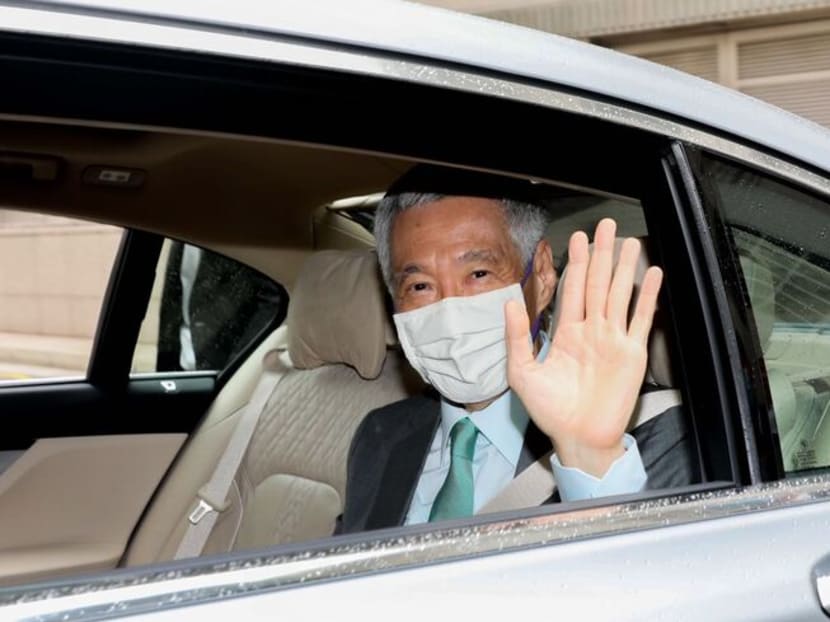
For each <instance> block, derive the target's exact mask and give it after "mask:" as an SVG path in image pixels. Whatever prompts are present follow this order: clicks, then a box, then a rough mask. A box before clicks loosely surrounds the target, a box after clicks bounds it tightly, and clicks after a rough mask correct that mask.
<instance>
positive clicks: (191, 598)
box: [0, 475, 830, 622]
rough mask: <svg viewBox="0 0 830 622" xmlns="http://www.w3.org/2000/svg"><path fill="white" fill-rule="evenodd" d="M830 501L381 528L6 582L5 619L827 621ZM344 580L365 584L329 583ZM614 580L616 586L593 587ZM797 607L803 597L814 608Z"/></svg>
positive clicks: (799, 495)
mask: <svg viewBox="0 0 830 622" xmlns="http://www.w3.org/2000/svg"><path fill="white" fill-rule="evenodd" d="M829 504H830V475H821V476H815V477H809V478H800V479H790V480H784V481H780V482H776V483H774V484H766V485H760V486H754V487H748V488H746V489H744V490H742V491H736V490H733V489H726V490H720V491H712V492H704V493H697V494H689V495H679V496H675V497H669V498H664V499H658V500H653V501H642V502H635V503H625V504H619V505H610V506H605V507H594V508H586V509H581V510H573V511H570V512H562V513H558V514H547V515H544V514H543V515H537V516H533V517H527V518H522V519H518V520H509V521H500V522H493V523H486V524H482V525H477V526H470V527H462V528H456V529H444V530H435V531H430V532H427V533H421V534H413V535H403V536H399V537H387V538H379V539H378V538H374V539H373V538H372V535H371V534H366V539H365V540H363V541H362V542H359V543H357V544H352V545H350V546H343V545H340V546H338V545H336V543H332V547H331V548H329V549H322V550H319V551H317V552H314V553H310V552H302V553H296V554H293V555H287V554H282V555H280V554H271V555H269V554H267V553H265V552H260V553H252V554H251V555H249V556H238V555H237V556H235V558H234V559H232V560H228V561H222V560H221V559H210V560H194V561H193V562H191V563H189V564H187V563H185V564H182V563H178V564H170V565H169V566H168V567H167V568H161V569H159V568H153V569H152V570H147V571H144V572H141V571H140V570H138V571H136V570H134V571H131V572H129V573H122V574H123V575H124V576H123V577H119V576H118V575H114V576H109V577H107V576H104V577H103V578H101V579H98V580H95V579H92V580H89V581H88V582H86V583H84V582H80V583H79V582H73V583H71V584H67V585H65V586H61V585H59V584H58V585H53V586H50V587H46V588H30V589H22V590H19V591H17V592H14V591H11V592H9V591H5V593H4V592H0V605H2V604H5V605H7V606H6V607H5V608H0V615H2V616H4V617H5V616H9V617H10V618H13V619H20V620H38V621H41V622H52V621H55V622H57V621H59V620H60V621H65V622H69V621H73V620H79V621H80V620H100V619H107V618H113V617H119V616H126V615H143V614H152V615H148V616H147V617H146V619H147V620H151V619H152V620H167V619H169V620H174V619H178V618H177V617H176V616H181V615H182V614H183V613H185V611H183V610H182V609H180V608H179V607H182V606H190V607H194V606H195V608H194V609H187V610H186V613H187V615H189V616H190V615H192V616H194V617H195V616H196V615H198V613H199V611H200V607H199V605H204V604H207V603H211V604H210V607H209V609H206V610H205V615H209V616H210V617H213V616H215V615H220V616H222V619H226V618H225V617H224V616H227V619H232V616H234V615H237V616H242V617H241V618H240V619H246V620H249V619H263V620H264V619H269V616H271V617H273V616H274V615H275V614H277V613H278V614H279V615H280V617H284V616H286V615H289V616H290V617H292V619H293V615H296V617H297V618H299V617H301V616H302V617H303V618H304V619H320V617H319V616H323V615H324V614H325V613H328V612H330V606H331V605H332V603H336V607H337V611H338V612H342V611H344V607H349V606H353V607H355V608H357V609H359V610H360V611H361V614H360V617H361V618H363V619H367V620H373V619H378V620H381V619H388V616H389V613H390V611H391V610H392V609H390V608H391V607H393V604H394V603H395V602H403V601H407V602H411V608H408V609H407V610H406V611H401V612H399V613H401V614H403V615H404V616H406V615H413V618H412V619H416V618H418V617H419V616H420V615H426V614H427V613H428V612H429V611H430V608H433V607H435V606H436V601H438V602H440V603H441V607H444V606H446V607H451V608H454V607H456V606H459V607H460V606H464V603H465V602H467V603H468V605H467V606H471V605H470V604H469V602H468V599H476V602H475V604H474V609H475V610H477V611H485V610H486V611H488V612H489V611H491V610H500V609H502V608H504V607H506V606H509V607H510V608H511V609H512V608H514V607H515V611H513V615H521V614H522V613H527V614H532V613H533V612H534V611H537V612H538V611H542V610H544V609H545V608H548V607H550V608H552V611H556V612H557V615H559V616H561V615H562V613H566V614H567V615H568V617H569V618H570V617H571V616H574V615H576V614H578V613H582V614H586V615H588V617H589V618H591V619H594V618H596V619H618V620H619V619H650V615H651V614H657V613H659V612H663V613H665V612H666V611H671V612H672V616H673V619H680V618H678V617H675V614H676V613H678V612H680V613H683V614H684V615H683V616H681V617H682V618H684V619H690V620H693V619H694V620H700V619H707V620H720V619H723V620H740V619H746V617H747V615H746V614H747V613H748V612H750V611H751V612H752V616H751V617H752V619H770V620H783V619H787V616H793V615H795V614H797V616H796V617H795V618H793V619H809V617H810V616H811V615H815V614H819V615H820V605H819V602H818V598H817V589H816V584H815V583H814V582H813V581H811V573H810V569H811V568H812V567H813V566H815V565H816V564H817V563H818V562H819V561H820V559H821V557H823V556H824V555H825V553H827V551H828V549H830V546H821V544H822V543H824V542H825V541H826V534H827V530H828V527H830V524H828V516H829V515H830V512H828V505H829ZM600 536H605V537H600ZM658 543H659V545H657V546H656V544H658ZM773 552H775V553H776V554H774V555H772V556H771V553H773ZM493 553H500V554H499V555H497V556H490V555H491V554H493ZM482 555H484V557H481V556H482ZM465 558H466V559H465ZM459 559H464V561H457V560H459ZM438 562H450V563H449V564H446V565H445V564H440V565H439V564H438ZM805 563H806V564H807V567H806V568H805ZM392 570H398V571H404V572H395V573H390V572H389V571H392ZM379 571H384V572H385V573H388V574H382V575H375V574H374V573H377V572H379ZM369 575H374V576H369ZM362 577H365V578H363V579H361V578H362ZM340 578H349V579H352V580H350V581H347V582H342V583H339V584H334V585H330V584H327V583H328V582H329V581H330V580H332V579H340ZM359 579H360V580H359ZM300 586H304V587H303V589H300V590H297V591H294V590H288V591H279V592H276V591H275V590H278V589H279V588H290V587H300ZM599 586H601V589H602V594H595V595H594V597H591V594H592V590H594V589H597V587H599ZM446 588H451V589H446ZM321 590H322V592H321ZM704 595H705V597H704ZM241 596H244V597H245V598H242V599H241V600H238V601H229V602H222V603H218V602H216V601H220V600H221V601H226V600H227V599H229V598H233V597H241ZM749 596H751V597H752V599H753V601H752V603H751V604H750V603H747V601H746V600H745V599H746V598H747V597H749ZM793 602H797V603H801V605H802V606H801V607H800V608H799V609H798V611H795V610H794V609H793V607H792V604H793ZM750 605H751V609H748V608H747V607H749V606H750ZM165 609H169V613H167V614H164V615H162V613H161V612H162V611H163V610H165ZM505 611H507V610H505ZM759 611H762V612H764V614H765V615H764V616H763V617H760V618H759V617H757V616H756V614H757V612H759ZM364 612H365V613H364ZM292 614H293V615H292ZM399 617H400V616H399V615H398V613H396V619H397V618H399ZM141 619H145V618H141ZM403 619H410V618H407V617H404V618H403Z"/></svg>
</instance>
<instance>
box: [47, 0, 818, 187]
mask: <svg viewBox="0 0 830 622" xmlns="http://www.w3.org/2000/svg"><path fill="white" fill-rule="evenodd" d="M38 4H39V6H40V7H49V8H50V9H51V10H61V9H65V10H83V11H84V12H92V13H108V14H110V15H112V16H114V17H119V16H120V17H121V18H123V19H127V20H129V19H132V18H134V17H136V16H142V17H144V18H147V17H151V18H154V19H161V20H171V21H174V22H176V23H177V24H178V25H180V26H185V27H193V28H197V29H198V28H199V27H200V26H201V27H203V26H208V25H209V26H213V27H223V28H229V29H233V30H237V31H240V34H245V33H246V32H248V33H253V34H257V33H259V34H261V33H263V32H267V33H271V34H278V35H282V36H289V37H298V38H302V39H304V40H306V41H311V42H325V43H329V44H330V43H336V44H339V45H345V46H349V47H354V48H362V49H372V50H375V51H380V52H384V53H393V54H401V55H406V56H408V57H421V58H424V59H431V60H434V61H441V62H446V63H452V64H454V65H464V66H467V67H471V68H477V69H481V70H487V71H495V72H499V73H501V74H508V75H511V76H515V77H520V78H526V79H532V80H541V81H544V82H548V83H553V84H557V85H561V86H564V87H568V88H570V89H577V90H580V91H587V92H592V93H596V94H599V95H601V96H603V97H605V98H611V99H613V100H620V101H622V102H627V103H629V104H634V105H636V106H638V107H640V106H641V107H645V108H650V109H653V110H657V111H660V112H662V113H664V114H666V115H671V116H673V117H679V118H681V119H686V120H688V121H691V122H693V123H695V124H702V125H705V126H708V127H709V128H712V129H715V130H719V131H721V132H725V133H728V134H732V135H734V136H737V137H739V138H742V139H744V140H745V141H749V142H752V143H756V144H758V145H761V146H763V147H766V148H769V149H772V150H774V151H778V152H779V153H781V154H785V155H788V156H790V157H793V158H795V159H798V160H801V161H803V162H805V163H808V164H811V165H813V166H816V167H818V168H821V169H824V170H827V171H830V131H829V130H827V129H825V128H823V127H821V126H819V125H817V124H815V123H812V122H810V121H808V120H806V119H803V118H801V117H798V116H796V115H793V114H790V113H787V112H785V111H783V110H781V109H779V108H776V107H775V106H771V105H769V104H766V103H764V102H762V101H760V100H757V99H754V98H751V97H748V96H746V95H743V94H741V93H739V92H737V91H734V90H731V89H727V88H725V87H722V86H720V85H717V84H715V83H712V82H708V81H706V80H703V79H700V78H696V77H694V76H690V75H688V74H684V73H682V72H679V71H675V70H673V69H670V68H667V67H664V66H661V65H657V64H655V63H651V62H649V61H645V60H643V59H639V58H635V57H632V56H628V55H625V54H621V53H618V52H615V51H613V50H609V49H606V48H601V47H599V46H595V45H591V44H587V43H584V42H581V41H576V40H573V39H568V38H565V37H560V36H556V35H552V34H549V33H544V32H540V31H535V30H530V29H527V28H523V27H519V26H515V25H512V24H506V23H502V22H497V21H493V20H489V19H485V18H482V17H478V16H473V15H466V14H461V13H456V12H453V11H448V10H444V9H440V8H436V7H430V6H424V5H417V4H413V3H409V2H396V1H391V0H353V1H351V2H348V3H345V2H341V1H340V0H333V1H331V0H315V1H314V2H313V3H308V2H307V0H282V1H280V2H262V1H261V0H235V1H234V2H226V1H225V0H201V1H200V2H192V1H191V0H118V1H117V2H116V1H115V0H51V1H47V2H41V3H38Z"/></svg>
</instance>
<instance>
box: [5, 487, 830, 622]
mask: <svg viewBox="0 0 830 622" xmlns="http://www.w3.org/2000/svg"><path fill="white" fill-rule="evenodd" d="M700 488H702V487H699V489H698V491H697V492H687V493H686V494H680V495H673V496H671V497H664V498H652V499H649V500H639V501H637V500H629V501H627V502H624V503H618V504H615V505H605V506H600V505H598V504H597V503H596V502H594V503H582V504H578V506H577V507H578V509H576V508H575V509H571V510H565V511H560V512H555V513H550V511H551V507H552V506H546V507H541V508H533V509H530V510H525V511H522V512H512V513H508V514H505V515H491V516H482V517H479V518H477V519H474V524H465V523H469V520H468V521H464V520H457V521H449V522H447V523H444V525H443V526H440V527H439V528H438V529H436V526H435V525H421V526H418V527H409V528H406V529H402V528H396V529H388V530H384V531H380V532H375V533H364V534H357V535H355V536H343V537H339V538H336V539H328V540H324V541H321V542H320V543H319V544H318V545H317V546H308V545H306V544H298V545H289V546H282V547H277V548H274V549H271V550H262V551H257V552H253V553H250V552H249V553H231V554H226V555H222V556H212V557H203V558H199V559H195V560H183V561H180V562H170V563H165V564H160V565H154V566H153V567H151V568H149V569H148V568H139V569H125V570H121V571H116V572H114V573H113V572H110V573H108V574H105V575H101V576H97V577H92V578H77V579H74V580H70V581H67V582H65V583H59V582H52V583H47V584H42V585H40V586H30V587H25V588H22V589H21V588H3V589H0V607H5V609H2V608H0V612H2V613H4V614H6V613H8V614H9V615H13V617H15V619H24V620H25V619H35V617H36V619H37V620H40V621H41V622H52V621H57V620H64V621H74V620H104V619H111V618H113V617H121V616H126V615H137V614H141V613H146V612H150V611H158V610H159V609H166V608H172V607H178V606H192V605H197V604H206V603H209V602H214V601H217V600H219V599H226V598H231V597H241V596H252V595H256V594H261V593H266V592H271V591H274V590H278V589H286V588H292V587H300V586H303V585H313V584H318V583H320V582H323V581H331V580H337V579H344V578H349V577H357V576H365V575H368V574H372V573H376V572H389V571H393V570H402V569H407V568H413V567H418V566H424V565H430V564H434V563H442V562H449V561H459V560H464V559H469V558H471V557H477V556H480V555H491V554H498V553H503V552H510V551H517V550H521V549H526V548H531V547H539V546H550V545H555V544H560V545H562V544H566V543H569V542H575V541H579V540H584V539H586V538H595V537H599V536H612V535H620V534H625V533H631V532H637V531H642V530H646V529H658V528H667V527H672V526H679V525H684V524H689V523H695V522H699V521H704V520H716V519H721V518H728V517H734V516H740V515H745V514H748V513H756V512H765V511H769V510H775V509H782V508H789V507H795V506H800V505H807V504H815V503H830V474H819V475H813V476H807V477H802V478H794V479H786V480H781V481H778V482H774V483H768V484H761V485H757V486H750V487H746V488H744V489H742V490H736V489H734V488H732V487H730V486H726V485H724V487H723V488H721V489H717V490H712V489H711V488H710V489H704V490H700ZM575 505H576V504H575ZM579 506H581V507H579ZM586 506H587V507H586ZM517 515H519V516H517ZM508 516H509V517H508Z"/></svg>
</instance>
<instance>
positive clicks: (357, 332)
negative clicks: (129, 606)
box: [126, 251, 422, 565]
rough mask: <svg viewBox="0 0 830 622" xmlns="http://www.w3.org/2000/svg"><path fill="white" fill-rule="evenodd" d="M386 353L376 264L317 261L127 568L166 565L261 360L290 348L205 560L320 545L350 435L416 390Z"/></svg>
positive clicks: (147, 522) (399, 362)
mask: <svg viewBox="0 0 830 622" xmlns="http://www.w3.org/2000/svg"><path fill="white" fill-rule="evenodd" d="M393 343H394V331H393V330H392V328H391V326H390V324H389V322H388V319H387V314H386V310H385V306H384V290H383V285H382V284H381V281H380V278H379V275H378V270H377V261H376V258H375V254H374V253H373V252H369V251H323V252H320V253H316V254H315V255H313V256H312V257H310V258H309V259H308V260H307V262H306V263H305V265H304V267H303V268H302V270H301V273H300V275H299V276H298V278H297V282H296V285H295V288H294V291H293V292H292V296H291V301H290V303H289V310H288V317H287V319H286V324H285V325H284V326H283V327H281V328H280V329H278V330H277V331H276V332H275V333H274V334H273V335H271V336H270V337H269V338H268V339H267V340H266V341H265V342H264V343H263V344H262V345H260V347H259V348H257V350H256V351H255V352H254V353H253V354H252V355H251V356H250V358H249V359H248V360H247V361H246V362H245V364H244V365H243V366H242V367H241V368H240V369H239V370H238V371H237V373H236V374H234V376H233V377H232V378H231V379H230V380H229V381H228V383H227V384H226V385H225V387H224V388H223V389H222V391H221V392H220V394H219V395H218V396H217V398H216V400H215V402H214V404H213V405H212V406H211V408H210V410H209V412H208V413H207V415H206V417H205V419H204V421H203V423H202V424H201V425H200V427H199V428H198V430H197V431H196V433H195V434H194V436H193V437H192V439H191V440H190V442H189V443H188V445H187V446H186V448H185V450H184V451H183V452H182V455H181V456H180V458H179V459H178V461H177V463H176V464H175V466H174V468H173V469H172V470H171V473H170V474H169V476H168V478H167V479H166V481H165V482H164V484H163V486H162V488H161V489H160V490H159V493H158V494H157V496H156V498H155V500H154V502H153V503H152V505H151V507H150V509H149V511H148V512H147V515H146V517H145V518H144V520H143V521H142V522H141V525H140V527H139V529H138V530H137V532H136V535H135V537H134V539H133V541H132V543H131V545H130V548H129V550H128V554H127V556H126V564H127V565H136V564H144V563H151V562H156V561H161V560H169V559H172V558H173V556H174V554H175V552H176V549H177V547H178V545H179V542H180V541H181V538H182V536H183V535H184V532H185V528H186V526H187V524H188V522H187V516H188V514H189V512H190V510H191V509H192V507H193V505H194V500H195V498H196V492H197V491H198V490H199V489H200V488H201V487H202V486H203V485H204V484H205V483H206V482H207V481H208V479H209V478H210V476H211V474H212V472H213V469H214V468H215V466H216V463H217V462H218V460H219V457H220V456H221V454H222V452H223V451H224V449H225V447H226V445H227V443H228V439H229V438H230V435H231V433H232V431H233V429H234V425H235V423H236V421H237V420H238V417H239V414H240V412H241V409H242V408H243V406H244V404H245V403H246V402H247V400H248V398H249V397H250V395H251V392H252V391H253V388H254V386H255V385H256V382H257V380H258V377H259V375H260V372H261V361H262V358H263V356H264V355H265V353H267V352H268V351H270V350H272V349H274V348H286V349H287V351H288V355H289V358H290V362H291V367H290V368H289V369H288V370H287V371H286V373H285V374H284V376H283V377H282V379H281V380H280V382H279V384H278V385H277V386H276V388H275V390H274V392H273V394H272V396H271V398H270V399H269V401H268V405H267V407H266V410H265V411H264V412H263V414H262V416H261V418H260V420H259V423H258V424H257V428H256V430H255V432H254V435H253V438H252V440H251V443H250V445H249V447H248V451H247V453H246V456H245V458H244V460H243V463H242V466H241V467H240V469H239V471H238V473H237V476H236V479H235V482H234V486H233V488H232V491H231V494H230V499H229V500H230V507H229V508H228V509H227V510H225V511H224V512H222V513H221V514H220V516H219V519H218V520H217V523H216V526H215V527H214V529H213V531H212V532H211V536H210V538H209V539H208V542H207V544H206V546H205V549H204V551H203V554H209V553H216V552H222V551H228V550H237V549H246V548H254V547H264V546H268V545H273V544H279V543H286V542H296V541H300V540H306V539H310V538H319V537H324V536H328V535H330V534H331V533H332V532H333V529H334V524H335V519H336V517H337V516H338V515H339V514H340V512H341V511H342V507H343V499H344V498H345V484H346V466H347V464H346V463H347V458H348V455H347V454H348V450H349V446H350V444H351V440H352V436H353V435H354V432H355V430H356V428H357V426H358V425H359V423H360V422H361V421H362V419H363V417H364V416H365V415H366V414H367V413H369V412H370V411H371V410H373V409H375V408H379V407H381V406H384V405H386V404H388V403H391V402H394V401H396V400H399V399H403V398H405V397H407V396H409V395H411V394H413V393H415V392H418V391H420V390H421V389H422V385H421V384H420V381H418V380H417V379H416V378H415V376H414V374H413V373H412V372H411V371H410V370H409V367H408V365H407V364H406V362H405V360H404V359H403V357H402V356H401V355H399V354H398V352H397V351H396V350H394V349H390V348H389V346H390V345H391V344H393Z"/></svg>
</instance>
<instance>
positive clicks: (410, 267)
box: [394, 263, 424, 284]
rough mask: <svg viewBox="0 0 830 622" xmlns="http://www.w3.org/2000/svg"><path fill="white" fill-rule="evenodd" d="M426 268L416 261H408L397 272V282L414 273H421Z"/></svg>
mask: <svg viewBox="0 0 830 622" xmlns="http://www.w3.org/2000/svg"><path fill="white" fill-rule="evenodd" d="M423 271H424V269H423V268H422V267H421V266H419V265H418V264H416V263H408V264H406V265H405V266H404V267H403V268H401V269H400V270H398V271H397V272H396V273H395V275H394V276H395V283H398V284H399V283H400V282H401V281H403V279H404V278H405V277H408V276H410V275H412V274H420V273H421V272H423Z"/></svg>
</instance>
